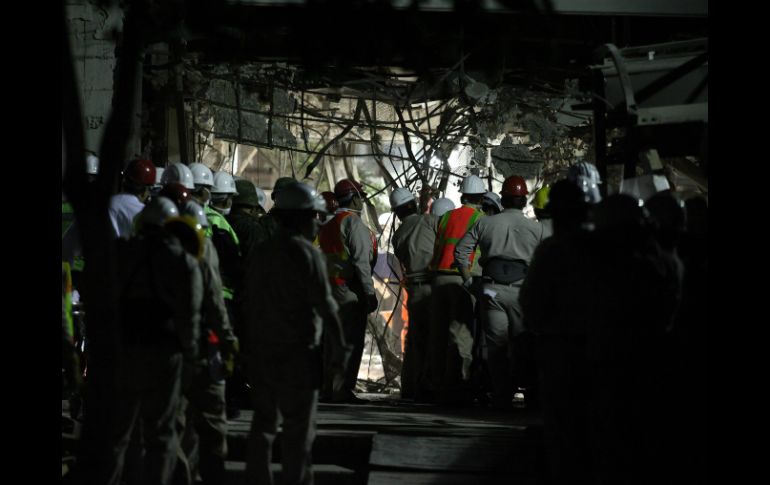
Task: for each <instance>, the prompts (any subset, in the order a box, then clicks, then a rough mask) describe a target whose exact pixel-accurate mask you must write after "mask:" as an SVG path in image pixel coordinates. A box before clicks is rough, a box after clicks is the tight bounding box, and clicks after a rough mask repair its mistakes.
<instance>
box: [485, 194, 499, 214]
mask: <svg viewBox="0 0 770 485" xmlns="http://www.w3.org/2000/svg"><path fill="white" fill-rule="evenodd" d="M481 210H483V211H484V214H486V215H488V216H493V215H495V214H499V213H501V212H502V211H503V205H502V203H501V201H500V196H499V195H497V194H496V193H494V192H487V193H485V194H484V197H482V199H481Z"/></svg>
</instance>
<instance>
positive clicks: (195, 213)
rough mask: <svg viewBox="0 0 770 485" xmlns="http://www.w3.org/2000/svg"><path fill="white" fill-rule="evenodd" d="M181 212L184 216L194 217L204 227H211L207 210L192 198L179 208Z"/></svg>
mask: <svg viewBox="0 0 770 485" xmlns="http://www.w3.org/2000/svg"><path fill="white" fill-rule="evenodd" d="M179 213H180V214H181V215H183V216H190V217H192V218H193V219H195V222H197V223H198V225H199V226H201V227H202V228H203V227H209V220H208V218H207V217H206V212H205V211H204V210H203V207H201V206H200V204H198V203H197V202H194V201H192V200H187V201H185V203H184V204H182V207H180V208H179Z"/></svg>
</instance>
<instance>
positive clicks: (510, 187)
mask: <svg viewBox="0 0 770 485" xmlns="http://www.w3.org/2000/svg"><path fill="white" fill-rule="evenodd" d="M527 194H529V191H528V190H527V182H526V181H525V180H524V177H520V176H518V175H511V176H510V177H508V178H507V179H505V181H504V182H503V190H501V191H500V195H509V196H511V195H512V196H522V195H527Z"/></svg>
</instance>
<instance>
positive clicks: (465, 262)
mask: <svg viewBox="0 0 770 485" xmlns="http://www.w3.org/2000/svg"><path fill="white" fill-rule="evenodd" d="M478 241H479V224H478V223H477V224H474V225H473V227H471V228H470V229H469V230H468V232H466V233H465V236H463V237H462V238H461V239H460V241H459V242H458V243H457V245H456V246H455V265H457V268H458V269H459V270H460V275H461V276H462V277H463V281H468V280H469V279H470V278H471V270H470V268H471V255H473V253H474V252H475V251H476V244H478Z"/></svg>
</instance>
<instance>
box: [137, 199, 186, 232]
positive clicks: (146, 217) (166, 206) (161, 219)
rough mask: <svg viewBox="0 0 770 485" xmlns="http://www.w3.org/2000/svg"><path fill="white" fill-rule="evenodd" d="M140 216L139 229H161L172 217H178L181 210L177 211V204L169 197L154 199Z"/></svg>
mask: <svg viewBox="0 0 770 485" xmlns="http://www.w3.org/2000/svg"><path fill="white" fill-rule="evenodd" d="M139 214H140V216H139V217H140V224H139V227H141V228H143V227H146V226H158V227H160V226H162V225H163V224H165V223H166V221H167V220H169V219H170V218H171V217H175V216H178V215H179V209H177V208H176V204H174V202H173V201H172V200H171V199H169V198H167V197H153V198H152V200H150V201H149V202H148V203H147V205H145V206H144V209H142V212H140V213H139Z"/></svg>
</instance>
